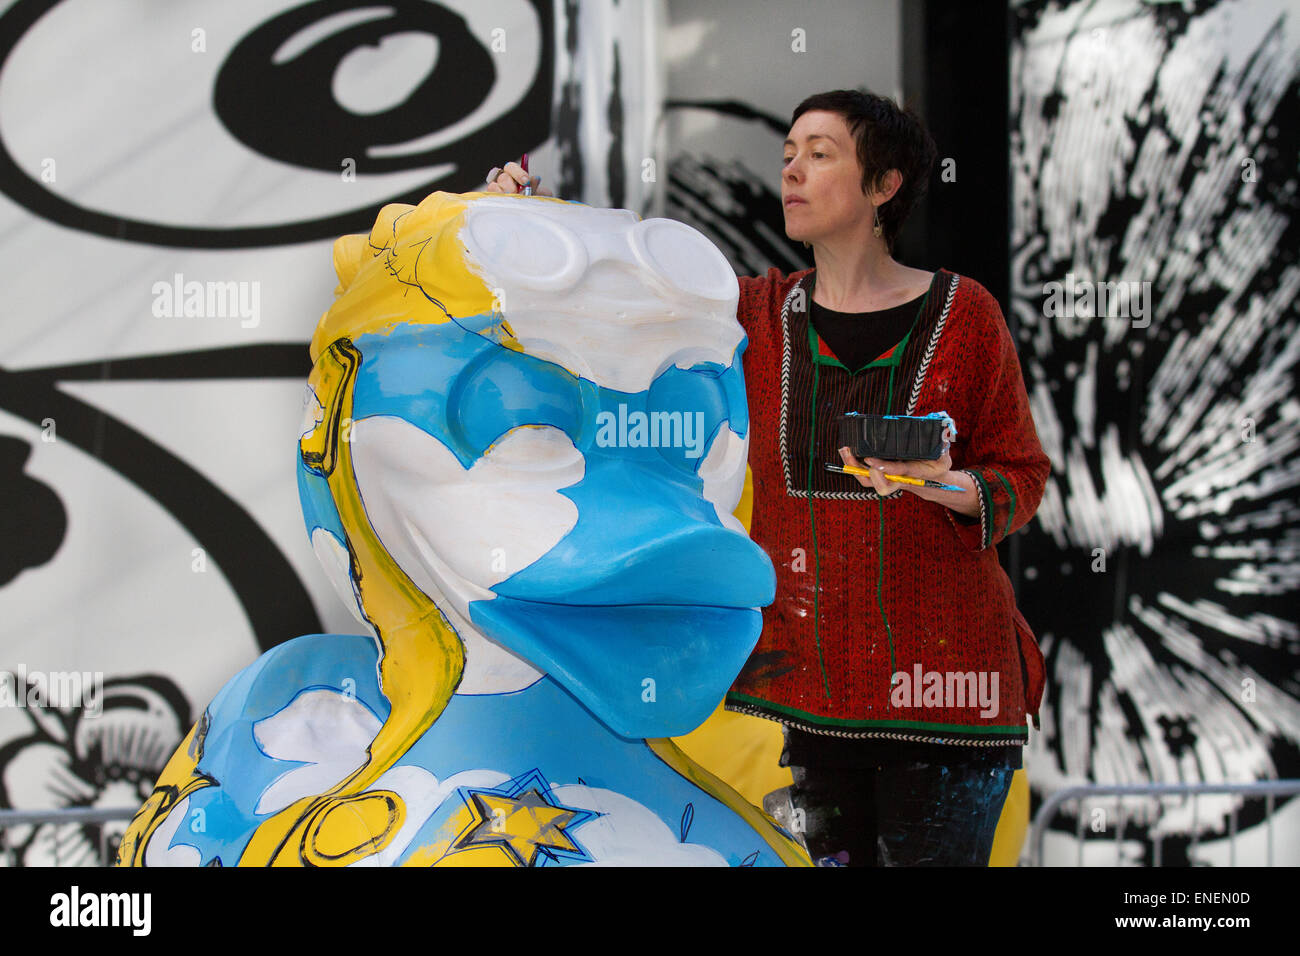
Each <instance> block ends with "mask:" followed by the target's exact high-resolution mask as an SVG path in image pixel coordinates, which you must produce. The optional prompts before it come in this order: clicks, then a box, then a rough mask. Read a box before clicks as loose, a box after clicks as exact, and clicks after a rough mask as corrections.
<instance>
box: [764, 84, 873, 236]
mask: <svg viewBox="0 0 1300 956" xmlns="http://www.w3.org/2000/svg"><path fill="white" fill-rule="evenodd" d="M781 203H782V207H783V208H784V211H785V234H786V235H787V236H789V237H790V238H791V239H796V240H803V241H805V242H815V241H817V240H821V239H826V238H829V237H832V236H836V235H841V234H846V233H851V232H854V231H857V230H858V229H863V228H865V229H869V228H870V224H871V222H872V221H873V217H872V212H873V209H872V205H871V202H870V200H869V199H868V198H867V196H865V195H864V194H863V192H862V167H861V166H860V165H859V164H858V149H857V143H856V142H854V139H853V135H852V133H850V132H849V127H848V124H847V123H846V122H845V121H844V117H842V116H840V115H839V114H838V113H829V112H826V111H824V110H810V111H809V112H807V113H804V114H803V115H802V116H800V117H799V119H798V120H797V121H796V122H795V124H794V126H792V127H791V128H790V135H789V137H788V138H787V139H786V141H785V158H784V166H783V169H782V173H781Z"/></svg>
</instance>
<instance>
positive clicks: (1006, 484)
mask: <svg viewBox="0 0 1300 956" xmlns="http://www.w3.org/2000/svg"><path fill="white" fill-rule="evenodd" d="M989 471H991V472H993V474H995V475H997V476H998V481H1000V482H1002V487H1003V488H1005V489H1007V497H1008V498H1010V499H1011V502H1010V505H1009V506H1008V510H1007V524H1006V527H1005V528H1003V529H1002V536H1003V537H1006V536H1007V535H1009V534H1010V533H1011V522H1012V520H1013V519H1014V518H1015V516H1016V493H1015V491H1013V490H1012V488H1011V482H1009V481H1007V479H1006V478H1004V477H1003V476H1002V472H1000V471H998V470H997V469H996V468H990V469H989Z"/></svg>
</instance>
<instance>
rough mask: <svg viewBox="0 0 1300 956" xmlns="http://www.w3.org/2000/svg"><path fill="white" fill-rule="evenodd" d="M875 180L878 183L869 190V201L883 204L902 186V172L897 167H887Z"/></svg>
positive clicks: (878, 204) (879, 204)
mask: <svg viewBox="0 0 1300 956" xmlns="http://www.w3.org/2000/svg"><path fill="white" fill-rule="evenodd" d="M877 182H878V185H877V186H876V188H875V189H874V190H872V192H871V201H872V202H873V203H874V204H875V205H877V206H883V205H884V204H885V203H887V202H889V200H891V199H893V198H894V194H895V193H896V192H898V191H899V190H900V189H902V188H903V174H902V173H900V172H899V171H898V170H897V169H887V170H885V171H884V172H883V173H881V174H880V179H879V180H878V181H877Z"/></svg>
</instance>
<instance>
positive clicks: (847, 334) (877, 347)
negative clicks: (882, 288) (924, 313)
mask: <svg viewBox="0 0 1300 956" xmlns="http://www.w3.org/2000/svg"><path fill="white" fill-rule="evenodd" d="M924 299H925V296H924V295H918V296H917V297H916V298H915V299H913V300H912V301H911V302H904V303H903V304H902V305H896V306H894V307H893V308H892V309H881V310H880V311H879V312H835V311H834V310H832V309H828V308H826V307H825V306H823V305H818V304H817V303H816V302H813V303H812V308H811V310H810V313H811V314H810V316H809V318H811V320H812V327H813V328H814V329H816V330H817V334H818V335H820V336H821V337H822V341H823V342H825V343H826V344H827V345H829V346H830V347H831V351H832V352H834V353H835V357H836V358H837V359H839V360H840V364H841V365H843V366H844V367H845V368H847V369H848V370H849V371H850V372H856V371H858V370H859V369H860V368H862V367H863V366H864V365H867V364H868V363H870V362H872V361H874V360H875V359H877V358H879V357H880V356H881V355H883V354H884V353H885V352H887V351H889V350H890V349H891V348H893V347H894V346H895V345H897V344H898V343H899V341H900V340H901V339H902V338H903V336H904V335H906V334H907V330H908V329H910V328H911V327H912V322H913V321H915V320H916V313H917V311H918V310H919V309H920V308H921V302H922V300H924Z"/></svg>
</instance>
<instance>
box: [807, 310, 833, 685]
mask: <svg viewBox="0 0 1300 956" xmlns="http://www.w3.org/2000/svg"><path fill="white" fill-rule="evenodd" d="M811 328H812V326H811V325H809V329H811ZM820 374H821V366H820V365H816V364H815V365H813V387H812V401H811V402H810V403H809V404H810V405H811V406H812V415H811V416H810V417H811V422H810V426H809V429H808V430H809V432H811V435H810V437H809V439H808V523H809V524H810V525H812V546H813V641H814V642H815V643H816V644H817V664H818V666H819V667H821V671H822V687H823V688H824V689H825V691H826V699H827V700H830V699H831V683H830V678H829V677H827V676H826V660H825V658H824V657H823V656H822V634H821V593H822V559H821V553H820V552H819V551H818V550H817V514H816V512H815V511H814V510H813V493H812V486H813V464H814V463H815V462H816V460H817V380H818V378H819V377H820Z"/></svg>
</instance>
